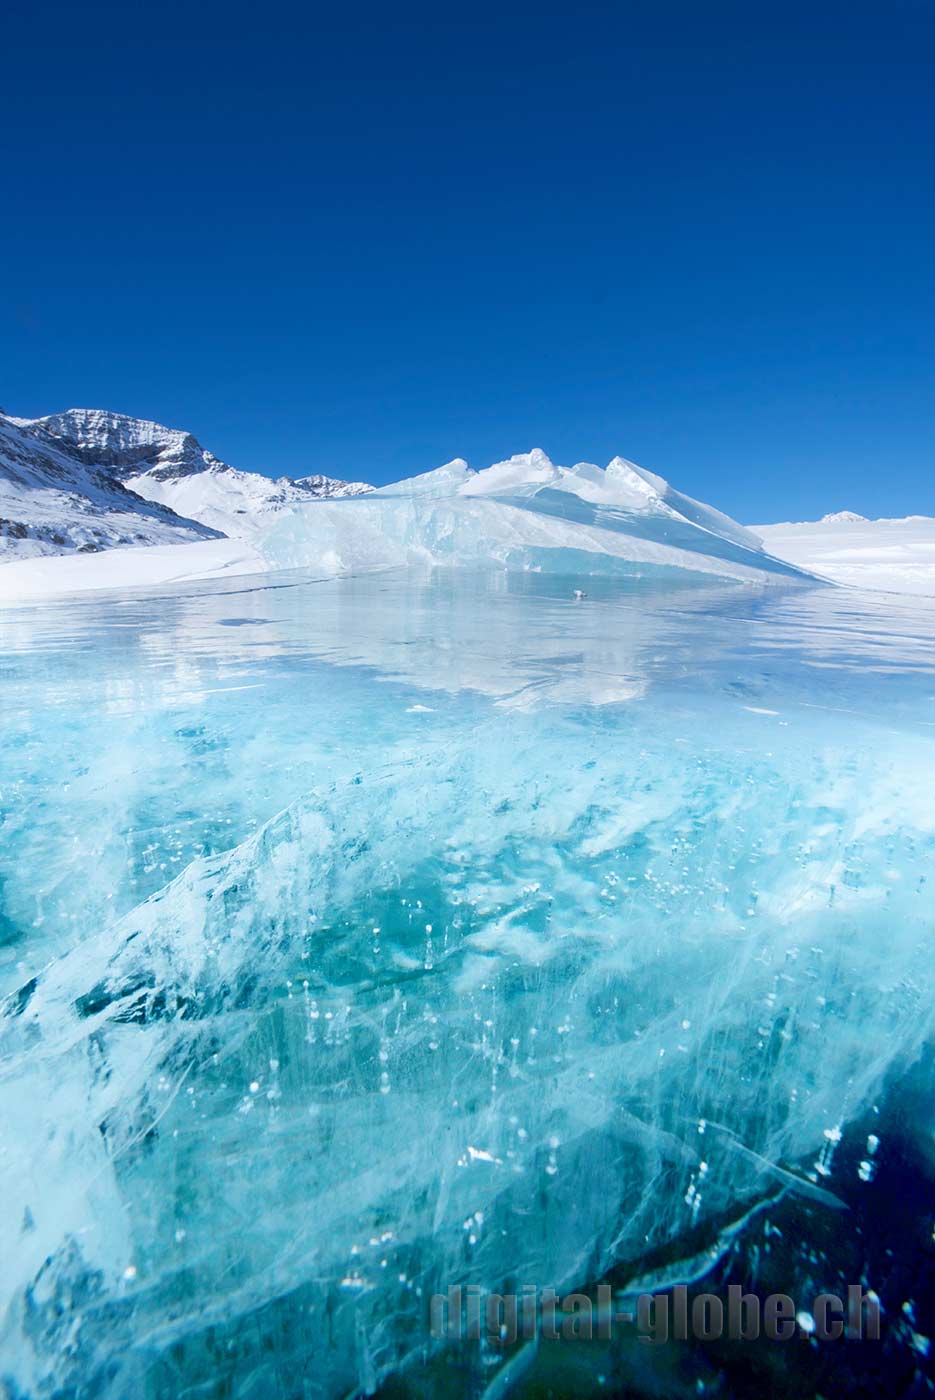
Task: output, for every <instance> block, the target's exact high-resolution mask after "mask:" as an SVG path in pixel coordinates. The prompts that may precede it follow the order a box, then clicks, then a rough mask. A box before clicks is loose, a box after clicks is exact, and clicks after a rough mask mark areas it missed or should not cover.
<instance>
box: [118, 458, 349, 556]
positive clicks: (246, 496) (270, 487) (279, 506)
mask: <svg viewBox="0 0 935 1400" xmlns="http://www.w3.org/2000/svg"><path fill="white" fill-rule="evenodd" d="M206 455H210V454H206ZM127 486H128V487H129V488H130V490H131V491H135V492H136V493H137V495H139V496H142V497H143V499H144V500H147V501H159V502H161V503H162V504H163V505H166V506H171V507H172V509H173V510H174V511H177V512H178V514H179V515H185V516H187V517H188V518H189V519H191V520H200V521H201V522H202V523H203V524H205V525H210V526H212V527H213V528H214V529H215V530H220V531H221V533H222V534H224V535H229V536H230V537H231V538H246V537H247V536H250V535H254V534H256V533H257V532H258V531H261V530H262V529H263V528H264V527H265V526H266V525H268V524H269V521H270V518H271V517H272V516H274V515H276V514H277V513H278V512H280V511H283V510H289V509H290V508H291V507H293V506H298V505H307V504H308V503H309V501H314V500H334V499H335V498H336V497H342V496H361V495H364V494H365V493H367V492H369V491H372V490H373V487H372V486H368V485H366V484H365V483H364V482H362V481H336V480H335V479H334V478H333V477H330V476H305V477H299V478H298V479H297V480H293V479H292V478H291V477H288V476H281V477H278V478H276V480H273V479H272V478H271V477H268V476H261V475H260V473H259V472H242V471H238V470H237V468H236V467H228V466H225V465H224V463H223V462H217V461H216V460H215V461H213V462H212V463H211V464H210V465H208V466H206V467H204V468H203V469H202V470H200V471H197V472H190V471H187V470H185V471H182V472H180V474H179V475H178V476H174V475H172V474H171V471H170V469H169V468H168V467H167V466H165V465H162V466H158V467H155V468H154V469H153V470H151V471H147V472H143V473H141V474H140V475H138V476H137V475H134V476H129V477H127Z"/></svg>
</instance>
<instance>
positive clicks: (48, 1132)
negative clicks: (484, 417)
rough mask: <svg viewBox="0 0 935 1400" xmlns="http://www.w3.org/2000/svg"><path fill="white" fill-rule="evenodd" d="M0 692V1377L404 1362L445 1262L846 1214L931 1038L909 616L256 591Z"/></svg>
mask: <svg viewBox="0 0 935 1400" xmlns="http://www.w3.org/2000/svg"><path fill="white" fill-rule="evenodd" d="M582 594H583V595H584V596H579V595H582ZM0 666H2V697H3V711H2V713H3V718H2V725H0V819H2V825H0V835H2V844H0V994H2V996H3V997H4V998H5V1000H4V1002H3V1007H2V1019H0V1118H2V1122H3V1124H4V1134H3V1146H2V1151H0V1191H2V1197H3V1200H4V1203H5V1209H4V1212H3V1214H2V1217H0V1231H2V1236H3V1237H2V1240H0V1252H2V1258H3V1260H4V1266H3V1269H2V1272H0V1308H2V1311H3V1315H4V1316H5V1319H6V1320H5V1322H4V1324H3V1329H2V1331H0V1375H2V1376H6V1377H8V1378H9V1383H10V1385H11V1386H12V1387H13V1389H12V1392H11V1393H12V1394H13V1395H15V1396H33V1395H40V1394H42V1395H44V1394H55V1395H59V1394H62V1395H65V1394H68V1395H75V1396H77V1395H81V1396H85V1395H88V1396H91V1395H94V1396H97V1395H113V1396H120V1397H123V1396H128V1397H129V1396H131V1395H133V1396H137V1395H147V1396H152V1397H160V1400H161V1397H170V1396H171V1397H175V1396H181V1395H183V1394H184V1395H192V1396H195V1395H197V1396H210V1397H214V1396H217V1397H220V1396H222V1395H224V1396H228V1395H230V1396H237V1397H247V1396H249V1397H253V1396H256V1397H260V1396H279V1395H282V1396H290V1397H291V1396H292V1395H303V1396H304V1395H321V1396H329V1397H331V1396H342V1395H347V1394H353V1393H355V1392H359V1393H368V1392H372V1391H373V1390H375V1389H376V1388H378V1387H379V1386H380V1385H381V1384H385V1383H388V1382H389V1379H390V1378H395V1380H394V1384H396V1385H405V1384H406V1381H405V1377H406V1375H407V1374H408V1371H407V1367H411V1366H412V1364H413V1363H421V1362H423V1361H425V1359H426V1357H427V1356H430V1354H431V1352H432V1344H430V1339H429V1335H428V1298H429V1296H430V1295H431V1294H433V1293H435V1292H438V1291H443V1290H444V1289H445V1288H447V1287H448V1285H449V1284H455V1283H461V1284H470V1283H473V1284H477V1285H479V1286H481V1287H482V1288H489V1289H491V1290H496V1289H502V1288H503V1287H504V1286H505V1285H506V1284H507V1283H509V1282H510V1281H513V1282H515V1281H516V1280H520V1281H522V1280H528V1281H530V1282H533V1281H535V1283H536V1284H537V1285H538V1286H539V1287H543V1286H546V1285H551V1286H555V1287H556V1288H559V1289H563V1290H568V1289H571V1288H575V1287H579V1286H583V1285H585V1284H588V1283H590V1282H593V1281H594V1280H596V1279H597V1278H599V1277H601V1276H603V1275H605V1274H607V1273H608V1271H610V1270H618V1271H620V1270H622V1271H623V1273H624V1274H626V1272H627V1271H628V1270H630V1271H631V1272H632V1273H633V1274H634V1275H637V1274H640V1273H642V1272H644V1264H645V1261H646V1260H647V1259H649V1258H651V1257H653V1256H654V1252H655V1253H658V1251H659V1250H661V1249H666V1248H669V1249H671V1250H674V1251H675V1256H676V1257H677V1256H678V1252H679V1242H680V1241H681V1240H684V1239H686V1238H688V1237H690V1236H691V1235H692V1232H693V1231H695V1232H697V1231H698V1230H699V1229H701V1228H702V1227H703V1226H704V1224H705V1222H706V1221H710V1222H720V1223H721V1224H723V1222H725V1221H731V1220H733V1219H738V1218H739V1217H741V1216H742V1215H743V1213H744V1212H745V1211H746V1210H747V1209H748V1208H749V1206H751V1205H752V1204H754V1203H756V1202H758V1201H760V1200H762V1199H764V1198H766V1197H769V1196H770V1195H776V1194H777V1193H778V1192H780V1191H781V1190H789V1189H791V1190H792V1192H793V1194H795V1193H798V1194H799V1195H800V1197H801V1198H802V1199H803V1200H806V1201H809V1202H810V1206H811V1209H812V1212H813V1214H815V1215H816V1216H818V1215H820V1214H821V1213H822V1212H823V1211H824V1212H830V1213H831V1214H834V1211H835V1207H836V1205H839V1204H840V1203H841V1198H842V1197H846V1196H847V1195H848V1192H849V1191H850V1190H853V1189H860V1186H859V1185H858V1187H856V1188H855V1186H854V1181H853V1180H852V1179H851V1178H853V1177H854V1172H853V1170H851V1167H850V1166H848V1168H847V1170H848V1172H849V1178H848V1181H847V1182H846V1183H845V1182H844V1181H843V1180H842V1179H841V1174H842V1173H843V1171H844V1168H843V1167H841V1166H840V1165H839V1162H838V1158H837V1157H836V1154H835V1145H836V1144H837V1143H838V1142H839V1140H840V1137H841V1134H842V1132H845V1131H846V1130H847V1125H848V1124H849V1123H851V1122H853V1121H856V1120H858V1119H861V1120H863V1117H864V1116H865V1115H866V1114H867V1113H872V1112H873V1109H874V1105H875V1104H877V1103H878V1101H879V1100H880V1097H881V1095H882V1094H883V1093H884V1092H885V1090H886V1087H887V1085H888V1083H889V1082H890V1081H891V1080H892V1079H893V1077H894V1076H898V1075H899V1074H901V1073H903V1072H904V1071H905V1070H906V1069H907V1068H908V1067H909V1066H910V1065H911V1064H912V1063H913V1061H915V1060H916V1059H917V1058H918V1056H919V1055H920V1053H921V1052H922V1051H923V1049H924V1047H925V1046H926V1044H927V1043H928V1042H929V1040H930V1038H931V1035H932V1031H933V1026H935V999H933V982H935V963H933V958H932V953H933V941H935V918H933V913H932V903H931V879H932V871H933V854H935V600H932V599H925V598H919V599H910V598H898V597H884V596H882V595H874V594H869V593H866V594H861V593H857V592H852V591H849V590H845V589H836V588H831V587H823V586H810V585H801V584H797V585H792V586H786V585H785V584H782V583H780V584H773V585H771V586H769V587H761V586H759V585H757V584H748V585H742V584H728V583H721V582H718V581H716V580H712V581H711V582H709V583H704V582H698V581H697V580H693V582H692V584H691V585H688V584H686V585H683V586H678V585H676V584H672V583H668V584H666V583H660V582H658V581H657V582H655V583H653V582H650V581H639V580H618V581H614V580H610V579H604V580H600V579H593V578H588V579H584V580H582V579H578V578H573V577H561V576H552V577H545V576H539V575H536V574H534V573H526V574H523V573H517V574H512V575H511V574H499V573H494V574H491V573H488V574H483V575H481V574H478V575H476V576H473V575H470V574H462V573H458V572H456V571H451V572H450V573H447V574H428V573H424V574H423V573H412V572H405V571H388V572H385V573H378V574H371V575H369V576H366V577H358V578H344V579H331V580H326V581H321V580H316V579H315V578H313V577H312V576H311V575H309V574H306V573H302V572H288V573H280V574H266V575H263V576H261V577H257V578H249V577H247V578H236V579H232V580H228V581H226V582H215V583H201V584H190V585H186V586H176V587H174V588H173V587H168V588H163V589H160V590H158V591H154V592H152V593H146V592H143V591H130V592H127V593H125V594H123V595H122V596H120V595H116V594H106V593H100V594H88V595H86V596H84V597H83V598H82V599H81V600H79V601H74V602H64V603H59V604H57V605H44V606H33V607H27V606H23V607H21V608H9V609H7V610H4V611H2V612H0ZM930 1126H931V1124H930V1121H929V1122H925V1123H923V1124H920V1125H919V1127H918V1131H919V1133H920V1134H923V1133H928V1132H929V1129H930ZM884 1147H885V1141H884ZM790 1174H792V1175H794V1176H795V1177H796V1180H797V1184H795V1185H793V1186H792V1187H791V1188H790V1183H789V1180H788V1178H789V1176H790ZM872 1175H873V1173H872V1171H871V1172H869V1173H868V1174H867V1176H868V1180H867V1187H866V1189H867V1190H870V1189H871V1185H872ZM816 1228H818V1227H817V1226H816ZM806 1243H807V1242H806ZM901 1301H902V1300H901V1299H900V1300H896V1303H897V1305H898V1304H899V1303H900V1302H901ZM436 1349H437V1348H436ZM309 1358H313V1359H312V1360H310V1359H309ZM498 1365H499V1358H498V1357H497V1356H495V1355H494V1356H491V1355H486V1356H483V1357H480V1358H479V1359H477V1360H476V1367H477V1368H479V1371H478V1374H481V1376H482V1379H483V1380H484V1383H485V1384H486V1383H487V1381H488V1380H489V1381H490V1382H491V1383H492V1384H493V1383H494V1381H493V1378H494V1377H495V1376H496V1373H497V1368H498ZM437 1374H438V1375H441V1376H442V1377H443V1378H444V1376H445V1375H446V1372H445V1371H444V1370H442V1371H441V1372H439V1373H437ZM400 1378H402V1379H400ZM475 1379H476V1377H475ZM472 1383H473V1382H472ZM439 1385H441V1386H442V1389H444V1387H445V1385H447V1386H448V1393H450V1394H451V1395H461V1394H466V1393H472V1394H473V1393H475V1392H474V1391H470V1392H468V1391H467V1390H465V1388H464V1382H463V1378H462V1377H460V1376H459V1375H457V1374H456V1373H455V1372H454V1371H451V1372H450V1375H449V1376H448V1380H447V1381H444V1384H443V1383H442V1382H439V1381H437V1382H436V1393H437V1390H438V1386H439ZM520 1385H521V1382H519V1381H518V1382H517V1386H520ZM501 1389H502V1393H504V1394H506V1393H512V1392H513V1391H514V1390H515V1391H516V1393H517V1394H518V1393H519V1390H518V1389H516V1387H509V1386H507V1385H506V1384H505V1383H504V1386H503V1387H501ZM394 1393H399V1392H398V1391H397V1392H394ZM478 1393H479V1392H478Z"/></svg>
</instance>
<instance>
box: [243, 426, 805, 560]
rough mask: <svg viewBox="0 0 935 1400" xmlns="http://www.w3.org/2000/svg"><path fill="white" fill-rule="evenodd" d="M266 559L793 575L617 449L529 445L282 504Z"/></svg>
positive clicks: (745, 534)
mask: <svg viewBox="0 0 935 1400" xmlns="http://www.w3.org/2000/svg"><path fill="white" fill-rule="evenodd" d="M259 547H260V549H261V551H262V553H263V555H264V557H265V558H266V559H267V561H268V562H269V563H270V564H271V565H272V566H274V567H281V568H282V567H285V568H292V567H309V568H316V569H318V570H320V571H321V572H322V573H324V574H330V573H349V572H357V571H360V570H362V569H371V568H388V567H397V566H400V565H414V564H430V565H448V566H450V565H459V566H461V567H470V568H475V569H476V568H487V567H492V566H495V567H499V568H507V569H514V570H533V571H538V572H547V573H565V574H568V573H583V574H591V575H617V576H626V575H634V574H639V575H642V576H656V575H661V576H666V575H671V574H672V573H673V571H675V570H679V571H681V573H682V575H683V576H685V577H691V576H699V575H707V576H709V577H712V576H713V577H717V578H730V579H735V580H739V581H745V582H754V581H755V582H762V581H763V580H764V579H766V580H770V579H772V580H780V579H781V580H785V581H788V580H789V579H790V578H796V577H802V576H803V575H802V573H801V571H800V570H797V569H796V568H794V567H793V566H791V565H789V564H786V563H783V562H781V561H779V560H777V559H774V558H772V557H771V556H770V555H769V554H766V553H764V551H763V546H762V542H761V541H760V540H759V538H758V537H757V536H756V535H754V534H753V533H752V532H751V531H749V530H745V529H744V528H743V526H741V525H738V524H737V523H736V521H733V520H731V519H730V518H729V517H728V516H726V515H723V514H722V513H721V512H720V511H717V510H714V509H713V508H712V507H710V506H706V505H702V504H701V503H700V502H699V501H694V500H692V499H691V498H690V497H688V496H685V495H682V493H681V492H678V491H675V490H673V489H672V487H670V486H669V485H668V483H667V482H665V481H664V480H663V479H662V478H661V477H658V476H655V475H654V474H653V473H652V472H648V471H645V470H643V469H642V468H641V467H637V466H635V465H634V464H633V463H632V462H627V461H625V460H624V459H623V458H622V457H615V458H614V459H613V461H612V462H610V463H609V465H608V466H607V467H606V468H601V467H597V466H594V465H593V464H591V463H588V462H579V463H578V464H577V465H576V466H574V467H559V466H555V465H554V464H553V463H552V462H551V461H550V460H549V458H548V457H547V456H546V455H545V453H544V452H542V451H540V450H538V449H537V450H534V451H532V452H528V453H523V454H520V455H518V456H515V457H511V458H510V459H509V461H505V462H498V463H495V464H494V465H493V466H491V467H488V468H487V469H486V470H485V471H481V472H474V471H472V470H471V468H470V467H469V466H468V465H467V463H466V462H465V461H463V460H462V459H461V458H456V459H455V460H454V461H452V462H449V463H447V464H446V465H445V466H443V467H438V468H437V469H436V470H435V471H431V472H426V473H424V474H423V475H421V476H417V477H413V478H412V479H411V480H408V481H402V482H396V483H394V484H393V485H392V486H384V487H381V488H380V489H379V490H377V491H373V492H371V493H369V494H368V495H367V496H365V497H360V498H358V499H354V500H340V501H321V502H316V503H314V504H310V505H308V506H301V507H299V508H297V509H295V510H293V511H290V512H288V513H284V514H283V515H282V516H280V517H279V519H278V520H277V521H276V522H275V523H274V524H272V525H271V526H270V527H269V529H268V530H267V531H266V532H265V533H264V536H263V538H262V539H261V540H260V541H259Z"/></svg>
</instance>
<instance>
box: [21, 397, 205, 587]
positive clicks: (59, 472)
mask: <svg viewBox="0 0 935 1400" xmlns="http://www.w3.org/2000/svg"><path fill="white" fill-rule="evenodd" d="M47 421H50V420H41V419H40V420H34V421H30V420H28V419H22V418H10V417H7V416H6V415H5V414H0V560H6V559H27V558H34V557H37V556H39V555H46V554H67V553H70V552H74V551H80V552H83V553H92V552H95V551H97V550H100V549H110V548H113V547H114V546H117V545H155V544H182V543H185V542H186V541H194V540H205V539H214V538H216V537H217V534H218V532H217V531H216V530H213V529H211V528H210V527H209V526H206V525H204V524H200V523H198V522H196V521H193V520H187V519H183V518H181V517H180V516H179V515H177V514H176V512H175V511H173V510H172V509H170V508H169V507H168V506H166V505H164V504H160V503H158V502H150V501H144V500H141V499H140V497H139V496H137V495H135V494H134V493H133V492H132V491H129V490H127V488H126V486H125V485H124V484H123V482H122V481H120V480H119V477H118V476H116V475H114V474H113V473H112V472H111V471H110V470H108V468H107V467H106V466H104V465H102V464H100V463H96V462H94V461H93V460H89V456H90V454H89V453H87V452H86V451H85V450H84V449H83V447H82V446H79V445H78V444H76V443H73V442H69V440H68V439H67V438H65V437H63V436H61V435H59V434H55V433H52V432H50V431H49V430H48V428H47V427H46V422H47Z"/></svg>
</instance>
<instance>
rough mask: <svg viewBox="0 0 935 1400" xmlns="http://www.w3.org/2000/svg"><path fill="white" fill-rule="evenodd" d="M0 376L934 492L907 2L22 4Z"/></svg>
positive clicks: (342, 426)
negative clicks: (461, 4) (454, 4)
mask: <svg viewBox="0 0 935 1400" xmlns="http://www.w3.org/2000/svg"><path fill="white" fill-rule="evenodd" d="M0 42H2V45H3V64H2V73H3V82H2V86H3V93H2V105H3V116H2V120H0V145H2V161H3V165H2V187H0V188H2V190H3V193H4V205H5V207H4V209H3V213H2V217H0V255H2V266H3V278H2V284H0V337H2V338H0V404H2V405H3V406H4V407H5V408H6V409H7V411H8V412H11V413H18V414H24V415H38V414H42V413H47V412H52V411H55V410H58V409H61V408H65V407H72V406H81V407H105V408H113V409H117V410H120V411H123V412H127V413H132V414H136V415H139V416H141V417H147V418H154V419H157V420H158V421H160V422H164V423H167V424H170V425H171V426H178V427H186V428H189V429H190V430H191V431H192V432H194V433H195V434H196V435H197V436H198V437H199V438H200V440H201V441H202V442H203V443H204V444H205V445H206V446H208V447H210V448H211V449H212V450H213V451H215V452H216V453H218V454H219V455H220V456H222V457H224V458H225V459H226V460H227V461H230V462H232V463H234V464H235V465H237V466H242V467H247V468H252V469H259V470H266V471H269V472H270V473H272V474H278V473H280V472H283V471H286V472H289V473H292V474H300V473H304V472H308V471H315V470H322V471H326V472H329V473H331V474H333V475H337V476H346V477H362V478H365V479H368V480H371V481H374V482H383V481H389V480H393V479H395V478H398V477H400V476H405V475H411V474H413V473H414V472H416V471H420V470H425V469H428V468H430V467H432V466H435V465H437V464H438V463H440V462H442V461H445V460H447V459H448V458H451V457H453V456H465V457H467V458H468V459H469V460H470V461H471V463H472V465H474V466H483V465H486V464H487V463H488V462H490V461H493V460H497V459H498V458H501V457H503V456H505V455H509V454H510V453H512V452H519V451H525V450H527V449H528V448H530V447H532V446H540V447H543V448H544V449H545V450H546V451H547V452H548V453H549V454H550V456H552V457H553V458H554V459H555V460H557V461H562V462H573V461H576V460H582V459H586V460H591V461H597V462H601V463H603V462H606V461H607V460H608V458H609V457H610V456H611V455H613V454H614V453H616V452H620V453H623V454H624V455H625V456H628V457H631V458H633V459H634V460H636V461H638V462H640V463H642V464H644V465H646V466H648V467H651V468H653V469H654V470H657V471H659V472H661V473H662V474H663V475H665V476H667V477H668V478H669V479H670V480H671V481H673V483H675V484H677V485H678V486H679V487H680V488H681V489H683V490H686V491H688V492H690V493H691V494H693V495H696V496H700V497H702V498H705V499H708V500H711V501H713V502H715V503H716V504H717V505H719V506H720V507H721V508H722V509H725V510H727V511H729V512H730V513H731V514H733V515H735V516H737V517H739V518H741V519H743V520H746V521H753V522H760V521H767V520H774V519H783V518H789V517H791V518H799V519H801V518H806V517H812V516H815V515H818V514H821V513H823V512H825V511H828V510H833V509H839V508H843V507H851V508H853V509H856V510H859V511H862V512H864V513H866V514H871V515H877V514H881V513H885V514H888V513H895V514H904V513H907V512H913V511H918V512H922V513H928V514H935V403H933V396H935V390H933V383H935V329H933V327H935V315H933V313H935V304H933V303H935V296H933V266H935V260H933V246H935V90H933V77H932V73H933V66H932V65H933V61H935V3H933V0H888V3H883V0H880V3H874V4H868V3H864V0H852V3H848V4H845V3H825V2H824V0H809V3H805V4H803V3H798V0H783V2H782V3H778V4H772V3H765V4H764V3H759V0H743V3H736V4H735V3H719V0H710V3H700V0H685V3H666V0H647V3H630V2H629V0H618V3H616V4H589V3H584V4H572V3H571V2H570V0H563V3H561V4H554V3H552V2H551V0H544V2H543V3H541V4H536V5H528V6H526V5H518V4H515V3H511V0H505V3H504V4H501V5H488V4H486V3H484V2H483V0H481V2H480V3H472V4H471V5H464V6H453V5H441V4H438V3H435V4H432V5H408V4H405V3H403V4H401V5H400V6H395V5H389V4H381V5H374V4H370V3H369V2H368V0H365V3H363V4H361V5H358V6H346V5H345V6H338V5H328V6H325V5H317V4H314V3H313V4H311V5H302V6H295V7H292V6H285V5H283V4H280V3H278V0H272V3H265V4H251V5H249V6H247V5H244V4H242V3H240V0H231V2H230V3H227V4H224V5H219V4H216V3H214V0H208V2H207V3H204V4H197V3H188V4H186V5H180V4H177V3H175V0H167V3H160V4H159V5H156V4H151V5H149V6H144V7H143V8H142V9H138V8H136V7H134V6H131V5H129V4H126V3H121V4H120V5H107V6H101V5H97V4H95V3H93V0H91V3H90V4H89V5H87V6H84V5H76V4H74V3H72V4H69V6H68V7H65V6H62V7H59V6H54V5H43V4H42V3H41V0H40V3H39V4H38V5H37V6H35V7H34V8H33V10H32V12H31V13H28V12H27V6H26V5H25V3H22V0H14V4H13V6H12V7H10V8H9V9H8V12H7V17H6V18H5V20H4V23H3V31H2V40H0Z"/></svg>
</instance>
